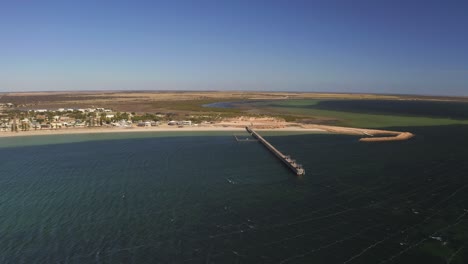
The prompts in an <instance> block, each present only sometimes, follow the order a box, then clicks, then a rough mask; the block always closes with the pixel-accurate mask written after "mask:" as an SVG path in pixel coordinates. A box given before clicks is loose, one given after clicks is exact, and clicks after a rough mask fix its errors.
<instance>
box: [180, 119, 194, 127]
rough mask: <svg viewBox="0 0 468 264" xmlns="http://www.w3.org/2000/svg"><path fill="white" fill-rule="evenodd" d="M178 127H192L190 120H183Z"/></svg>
mask: <svg viewBox="0 0 468 264" xmlns="http://www.w3.org/2000/svg"><path fill="white" fill-rule="evenodd" d="M180 125H183V126H191V125H192V121H190V120H184V121H182V122H180Z"/></svg>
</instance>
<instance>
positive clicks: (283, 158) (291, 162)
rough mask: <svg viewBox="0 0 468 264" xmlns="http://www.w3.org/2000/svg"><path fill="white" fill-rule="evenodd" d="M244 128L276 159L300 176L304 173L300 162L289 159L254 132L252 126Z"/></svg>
mask: <svg viewBox="0 0 468 264" xmlns="http://www.w3.org/2000/svg"><path fill="white" fill-rule="evenodd" d="M245 130H247V132H249V133H250V134H251V135H252V136H253V137H254V138H256V139H257V140H258V141H260V142H261V143H262V144H263V145H264V146H265V147H266V148H267V149H268V150H270V151H271V152H272V153H273V154H274V155H275V156H276V157H277V158H278V159H280V160H281V161H282V162H283V163H284V164H286V166H288V168H290V169H291V170H292V171H293V172H294V173H295V174H296V175H298V176H302V175H305V170H304V168H303V167H302V165H301V164H298V163H296V161H295V160H293V159H291V157H290V156H287V155H284V154H283V153H281V152H280V151H279V150H277V149H276V148H275V147H273V145H271V144H270V143H269V142H268V141H266V140H265V139H264V138H263V137H262V136H260V135H259V134H258V133H257V132H255V131H254V130H253V129H252V128H250V127H248V126H246V127H245Z"/></svg>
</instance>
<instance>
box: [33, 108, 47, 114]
mask: <svg viewBox="0 0 468 264" xmlns="http://www.w3.org/2000/svg"><path fill="white" fill-rule="evenodd" d="M35 112H36V113H45V112H47V109H37V110H35Z"/></svg>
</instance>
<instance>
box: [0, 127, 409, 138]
mask: <svg viewBox="0 0 468 264" xmlns="http://www.w3.org/2000/svg"><path fill="white" fill-rule="evenodd" d="M254 128H255V126H254ZM255 130H258V131H284V132H304V133H309V132H321V133H334V134H343V135H355V136H364V137H363V138H361V139H360V141H364V142H379V141H401V140H407V139H410V138H412V137H413V136H414V135H413V134H411V133H409V132H399V131H388V130H376V129H364V128H352V127H339V126H326V125H303V126H297V124H295V125H294V126H284V127H277V128H273V127H272V128H261V127H260V128H255ZM207 131H239V132H240V131H245V127H244V126H225V125H224V126H219V125H218V126H216V125H213V126H185V127H174V126H168V125H162V126H157V127H129V128H121V127H92V128H89V127H84V128H60V129H39V130H29V131H18V132H10V131H4V132H0V138H5V137H21V136H41V135H66V134H69V135H70V134H100V133H138V132H207Z"/></svg>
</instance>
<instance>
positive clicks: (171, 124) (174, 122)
mask: <svg viewBox="0 0 468 264" xmlns="http://www.w3.org/2000/svg"><path fill="white" fill-rule="evenodd" d="M177 123H178V122H177V121H174V120H171V121H169V122H168V123H167V124H168V125H170V126H175V125H177Z"/></svg>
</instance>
